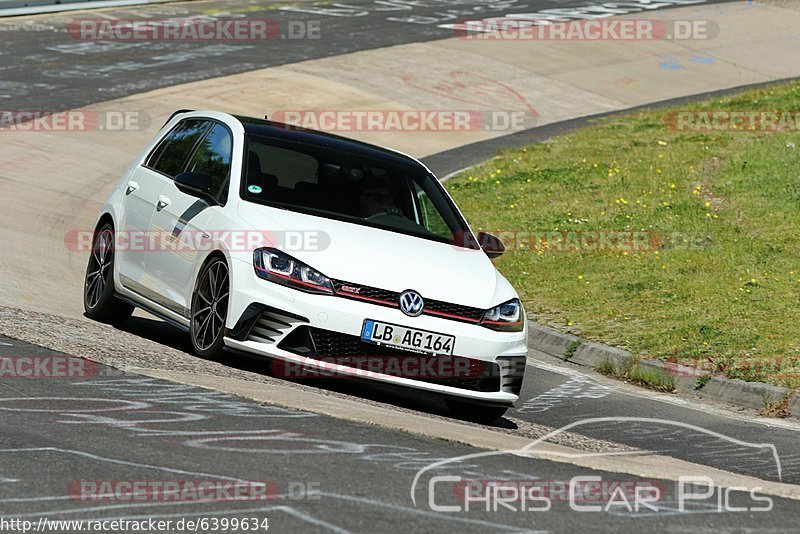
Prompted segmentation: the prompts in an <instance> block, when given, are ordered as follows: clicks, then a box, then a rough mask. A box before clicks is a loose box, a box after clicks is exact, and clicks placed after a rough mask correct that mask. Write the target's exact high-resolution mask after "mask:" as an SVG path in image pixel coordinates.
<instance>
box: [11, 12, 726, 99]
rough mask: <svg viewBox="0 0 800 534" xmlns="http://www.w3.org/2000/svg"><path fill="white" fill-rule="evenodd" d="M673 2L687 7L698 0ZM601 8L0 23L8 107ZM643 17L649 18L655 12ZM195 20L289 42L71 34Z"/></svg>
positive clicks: (160, 15)
mask: <svg viewBox="0 0 800 534" xmlns="http://www.w3.org/2000/svg"><path fill="white" fill-rule="evenodd" d="M403 1H405V0H403ZM637 1H638V2H641V3H642V5H653V6H655V5H664V4H663V3H662V2H660V1H656V0H634V1H633V2H620V4H632V3H633V4H636V3H637ZM672 1H676V2H680V1H682V2H685V3H686V4H689V3H690V2H693V1H695V0H672ZM722 1H723V2H724V1H725V0H722ZM601 3H602V2H600V1H591V0H486V1H480V0H414V1H411V2H406V3H401V2H397V3H394V4H393V3H392V2H382V1H378V0H374V1H364V0H355V1H353V2H346V3H341V4H335V5H334V4H330V5H329V6H328V7H325V6H316V7H312V6H310V5H309V6H307V7H304V6H303V3H302V2H301V3H299V4H298V5H295V6H293V7H291V8H288V9H291V10H285V9H283V10H282V9H275V8H270V7H269V6H270V3H263V4H255V5H253V4H251V3H250V2H246V1H242V0H232V1H227V2H224V3H223V2H203V1H200V2H191V3H175V4H158V5H151V6H141V7H133V8H123V9H110V10H103V11H99V12H80V13H62V14H54V15H44V16H41V17H37V18H35V19H25V20H29V21H32V24H23V23H21V21H20V20H11V19H9V20H2V19H0V106H2V108H3V109H13V110H53V111H60V110H67V109H75V108H80V107H81V106H86V105H88V104H91V103H95V102H100V101H106V100H112V99H116V98H121V97H124V96H129V95H132V94H136V93H141V92H144V91H148V90H152V89H157V88H160V87H168V86H172V85H177V84H182V83H187V82H192V81H197V80H204V79H209V78H216V77H219V76H226V75H230V74H236V73H241V72H247V71H252V70H256V69H261V68H266V67H274V66H278V65H286V64H291V63H296V62H299V61H305V60H309V59H318V58H324V57H331V56H336V55H341V54H347V53H351V52H356V51H360V50H369V49H376V48H383V47H387V46H392V45H399V44H407V43H415V42H425V41H433V40H437V39H446V38H451V37H453V36H454V32H453V30H451V29H446V28H441V27H439V26H440V25H443V24H448V23H454V22H459V21H463V20H465V19H467V18H470V19H480V18H484V17H492V16H500V15H504V14H509V13H531V12H539V11H541V10H544V9H562V10H566V11H567V12H569V11H570V10H576V9H577V10H580V8H583V7H585V6H593V5H598V4H601ZM702 3H703V4H714V3H721V2H719V1H718V0H710V1H707V2H702ZM672 7H681V5H679V4H675V5H673V6H672ZM665 9H666V8H665ZM308 11H311V12H308ZM638 12H641V13H642V16H643V17H646V16H647V13H653V12H654V11H653V10H639V11H638ZM328 13H330V14H328ZM334 14H335V15H334ZM191 17H206V18H210V17H215V18H216V19H218V20H227V19H236V18H242V17H246V18H248V19H252V20H256V19H259V20H264V19H268V20H271V21H274V22H275V24H276V26H277V28H279V29H280V35H281V36H282V37H283V38H277V37H276V38H275V39H272V40H268V41H225V42H185V41H184V42H176V41H157V42H156V41H139V42H136V41H125V42H113V41H89V40H82V39H80V38H77V37H78V36H77V34H76V33H75V32H70V31H69V30H70V28H74V27H75V26H74V24H75V22H76V21H80V20H83V19H99V20H103V19H106V20H108V19H110V18H115V19H119V20H123V21H130V20H163V19H173V18H191ZM305 22H311V23H312V26H303V23H305ZM70 24H73V26H70ZM314 25H316V26H314ZM301 27H306V28H309V30H308V31H309V32H311V31H316V30H312V28H318V33H313V35H318V37H319V38H316V37H315V38H297V39H293V38H290V36H291V35H294V36H298V35H307V33H306V31H307V30H300V29H297V28H301ZM293 28H294V29H293ZM358 75H360V74H359V73H354V76H358ZM265 90H268V88H265Z"/></svg>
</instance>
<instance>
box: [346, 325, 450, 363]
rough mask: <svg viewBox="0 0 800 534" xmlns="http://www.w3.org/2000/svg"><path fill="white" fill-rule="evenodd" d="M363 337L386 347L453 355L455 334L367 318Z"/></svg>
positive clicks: (369, 341)
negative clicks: (439, 332)
mask: <svg viewBox="0 0 800 534" xmlns="http://www.w3.org/2000/svg"><path fill="white" fill-rule="evenodd" d="M361 339H362V340H364V341H366V342H368V343H375V344H377V345H382V346H386V347H393V348H398V349H405V350H410V351H413V352H421V353H425V354H446V355H448V356H452V355H453V346H454V345H455V344H456V338H455V336H449V335H447V334H437V333H436V332H428V331H427V330H419V329H418V328H408V327H405V326H400V325H397V324H389V323H383V322H379V321H373V320H371V319H367V320H366V321H364V328H363V329H362V330H361Z"/></svg>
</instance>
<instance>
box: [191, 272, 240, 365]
mask: <svg viewBox="0 0 800 534" xmlns="http://www.w3.org/2000/svg"><path fill="white" fill-rule="evenodd" d="M229 293H230V276H229V273H228V264H227V263H225V260H224V259H222V258H220V257H214V258H212V259H211V260H210V261H209V262H208V263H206V264H205V266H203V268H202V269H201V271H200V275H199V276H198V277H197V286H196V287H195V290H194V294H192V310H191V319H190V326H189V336H190V338H191V341H192V349H193V350H194V353H195V354H197V355H198V356H202V357H204V358H214V357H216V356H219V354H220V353H222V349H223V348H224V346H225V342H224V337H225V319H226V318H227V316H228V296H229Z"/></svg>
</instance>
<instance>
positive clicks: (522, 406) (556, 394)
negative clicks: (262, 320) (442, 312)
mask: <svg viewBox="0 0 800 534" xmlns="http://www.w3.org/2000/svg"><path fill="white" fill-rule="evenodd" d="M124 329H125V330H126V331H128V332H132V333H136V334H137V335H140V336H143V337H146V338H148V339H151V340H153V341H156V342H159V343H163V344H165V345H169V346H172V347H173V348H178V349H183V348H184V336H183V334H181V333H180V332H178V330H176V329H175V328H173V327H170V326H168V325H166V324H161V323H157V322H155V321H151V320H149V319H146V318H139V317H134V318H132V319H131V320H130V321H129V322H128V323H127V324H126V325H125V326H124ZM186 343H188V342H186ZM223 362H224V363H225V364H226V365H228V366H231V367H236V368H239V369H242V370H245V371H248V372H252V373H257V374H266V375H270V376H274V375H273V374H272V371H271V368H270V365H269V364H268V363H265V362H266V360H265V359H264V358H261V357H258V356H254V355H249V354H241V353H233V352H231V353H229V354H228V355H227V356H226V357H225V359H224V360H223ZM528 362H529V363H528V368H527V370H526V373H525V380H524V382H523V387H522V392H521V393H520V399H519V401H517V403H516V406H515V407H514V408H512V409H510V410H509V411H508V412H507V414H506V418H504V419H502V420H500V421H498V422H496V423H495V424H494V426H497V427H503V428H511V429H514V428H515V427H516V423H515V421H530V422H534V423H538V424H540V425H544V426H547V427H551V428H562V427H566V426H567V425H573V424H577V425H578V426H574V427H572V428H570V429H569V431H570V432H572V433H575V434H580V435H584V436H587V437H591V438H596V439H602V440H609V441H612V442H615V443H621V444H624V445H629V446H631V447H636V448H638V449H642V450H646V451H650V452H654V453H659V454H662V455H665V456H669V457H673V458H678V459H681V460H686V461H689V462H692V463H696V464H701V465H707V466H710V467H715V468H718V469H722V470H725V471H729V472H732V473H737V474H742V475H748V476H752V477H755V478H759V479H763V480H773V481H778V482H787V483H792V484H800V447H798V440H800V423H797V422H795V421H793V420H786V421H782V420H774V419H773V420H770V419H765V418H761V417H757V416H756V415H755V414H754V413H748V412H741V413H735V412H732V411H729V410H727V409H725V407H722V406H720V407H717V406H714V405H710V404H706V403H702V402H691V401H687V400H681V399H679V398H678V397H676V396H675V395H670V394H660V393H655V392H650V391H646V390H644V389H642V388H641V387H639V386H634V385H629V384H624V383H621V382H619V381H618V380H614V379H611V378H607V377H604V376H602V375H600V374H598V373H596V372H594V371H592V370H590V369H587V368H585V367H579V366H577V365H574V364H569V363H565V362H562V361H560V360H557V359H556V358H552V357H549V356H547V355H545V354H542V353H535V351H531V354H530V355H529V359H528ZM280 379H281V380H283V378H280ZM298 381H299V382H302V383H304V384H307V385H311V386H315V387H320V388H321V389H323V390H331V391H336V392H339V393H344V394H347V395H353V396H356V397H363V398H366V399H371V400H376V401H379V402H382V403H385V404H387V405H396V406H398V407H402V408H407V409H412V410H416V411H419V412H420V413H433V414H438V415H445V416H448V415H449V412H448V411H447V408H446V407H445V405H444V402H443V401H442V399H440V398H439V397H437V396H435V395H428V394H424V393H421V392H417V391H408V390H403V389H400V388H387V387H386V386H385V385H378V384H373V383H370V382H368V381H349V380H335V381H327V382H325V383H320V380H319V379H316V378H312V379H306V380H302V379H299V380H298ZM596 418H617V419H616V420H602V421H591V420H593V419H596ZM630 418H646V419H648V420H642V421H632V420H631V419H630ZM762 444H768V445H772V446H774V447H775V452H776V453H777V456H778V461H777V462H776V459H775V455H774V454H773V452H772V451H771V450H768V449H766V448H764V447H758V446H757V445H762Z"/></svg>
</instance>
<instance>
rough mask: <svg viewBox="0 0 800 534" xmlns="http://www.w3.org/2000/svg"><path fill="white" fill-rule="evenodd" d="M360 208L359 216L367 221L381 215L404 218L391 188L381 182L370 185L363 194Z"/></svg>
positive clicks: (360, 197) (359, 200) (360, 196)
mask: <svg viewBox="0 0 800 534" xmlns="http://www.w3.org/2000/svg"><path fill="white" fill-rule="evenodd" d="M358 207H359V215H361V217H364V218H365V219H368V218H370V217H374V216H375V215H381V214H386V215H397V216H400V217H402V216H403V210H401V209H400V208H398V207H397V204H396V202H395V198H394V194H392V191H391V190H390V189H389V186H388V185H387V184H385V183H383V182H381V181H377V182H375V183H374V184H370V185H369V186H367V187H366V188H365V189H364V190H363V191H362V192H361V194H360V195H359V197H358Z"/></svg>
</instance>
